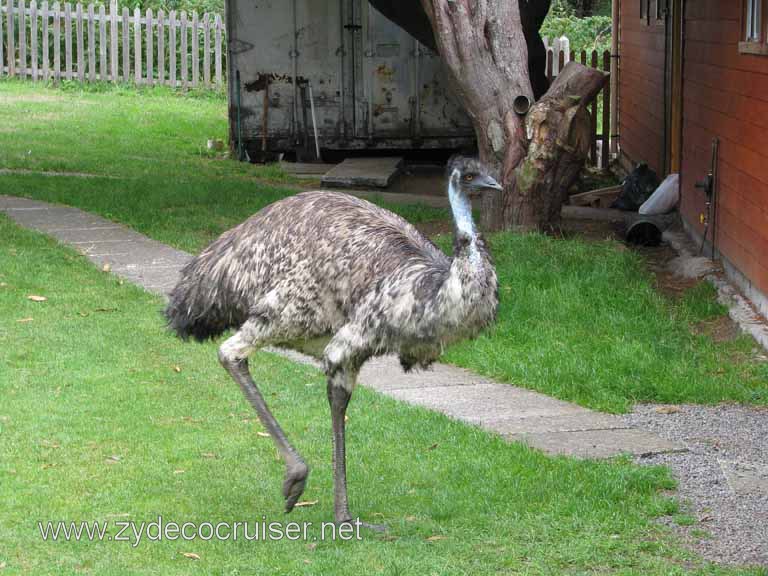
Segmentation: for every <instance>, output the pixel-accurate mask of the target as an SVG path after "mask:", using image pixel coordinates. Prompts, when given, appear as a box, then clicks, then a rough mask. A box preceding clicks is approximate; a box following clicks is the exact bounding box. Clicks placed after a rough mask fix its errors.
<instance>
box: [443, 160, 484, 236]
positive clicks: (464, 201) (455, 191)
mask: <svg viewBox="0 0 768 576" xmlns="http://www.w3.org/2000/svg"><path fill="white" fill-rule="evenodd" d="M448 200H449V201H450V203H451V210H452V211H453V221H454V223H455V225H456V237H457V240H465V241H469V243H470V244H471V245H474V243H475V240H477V230H475V222H474V220H472V202H471V201H470V200H469V196H468V195H467V194H466V193H465V192H464V190H463V189H462V186H461V173H460V172H459V171H458V170H454V171H453V173H452V174H451V177H450V179H449V180H448Z"/></svg>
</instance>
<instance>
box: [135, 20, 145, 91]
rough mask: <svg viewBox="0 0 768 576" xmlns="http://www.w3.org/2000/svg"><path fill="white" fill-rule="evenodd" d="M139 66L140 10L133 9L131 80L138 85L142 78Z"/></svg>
mask: <svg viewBox="0 0 768 576" xmlns="http://www.w3.org/2000/svg"><path fill="white" fill-rule="evenodd" d="M142 76H143V74H142V68H141V10H139V8H138V7H137V8H134V9H133V81H134V82H135V83H136V85H137V86H138V85H139V84H141V78H142Z"/></svg>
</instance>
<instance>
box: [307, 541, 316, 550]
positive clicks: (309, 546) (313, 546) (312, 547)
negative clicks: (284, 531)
mask: <svg viewBox="0 0 768 576" xmlns="http://www.w3.org/2000/svg"><path fill="white" fill-rule="evenodd" d="M315 548H317V542H310V543H309V544H307V550H314V549H315Z"/></svg>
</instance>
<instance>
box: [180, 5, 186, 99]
mask: <svg viewBox="0 0 768 576" xmlns="http://www.w3.org/2000/svg"><path fill="white" fill-rule="evenodd" d="M179 58H180V59H181V87H182V88H184V89H186V88H187V13H186V11H182V12H181V54H180V55H179Z"/></svg>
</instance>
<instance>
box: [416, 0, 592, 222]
mask: <svg viewBox="0 0 768 576" xmlns="http://www.w3.org/2000/svg"><path fill="white" fill-rule="evenodd" d="M422 5H423V7H424V10H425V12H426V14H427V16H428V17H429V21H430V22H431V23H432V30H433V32H434V36H435V40H436V44H437V48H438V50H439V52H440V55H441V56H442V58H443V60H444V62H445V63H446V65H447V67H448V70H449V71H450V76H451V79H452V82H453V85H454V87H455V89H456V93H457V95H458V96H459V98H460V99H461V101H462V103H463V104H464V107H465V109H466V110H467V112H468V114H469V116H470V117H471V118H472V121H473V124H474V126H475V133H476V135H477V142H478V147H479V152H480V159H481V160H482V161H483V162H485V163H486V164H487V165H488V166H489V167H491V168H492V169H493V170H495V171H496V173H497V175H498V176H499V178H500V179H501V182H502V184H503V185H504V192H503V196H502V198H501V199H500V202H498V203H497V208H500V209H501V218H500V219H499V218H497V217H498V211H497V212H496V213H495V214H494V213H491V212H492V210H490V209H489V210H484V223H485V224H486V225H487V226H488V227H492V228H497V227H500V226H503V227H504V228H508V229H509V228H515V229H526V230H533V229H536V230H540V229H545V228H548V227H552V226H556V225H557V224H558V222H559V213H560V207H561V205H562V202H563V201H564V199H565V198H566V195H567V193H568V189H569V188H570V187H571V185H572V184H573V182H574V181H575V179H576V177H577V176H578V173H579V170H580V169H581V167H582V166H583V165H584V161H585V160H586V157H587V153H588V150H589V138H590V133H589V131H590V123H589V114H588V112H587V110H586V107H585V106H586V104H588V103H589V101H590V100H591V99H592V98H594V97H595V96H596V95H597V93H598V92H599V91H600V89H601V88H602V86H603V84H604V83H605V81H606V76H605V74H603V73H602V72H599V71H597V70H593V69H591V68H587V67H585V66H582V65H581V64H577V63H575V62H571V63H569V64H568V66H566V68H565V69H564V70H563V71H562V72H561V74H560V75H559V76H558V78H557V80H556V81H555V82H554V83H553V84H552V86H551V87H550V88H549V90H548V91H547V92H546V94H545V95H544V96H543V97H542V98H541V100H539V101H538V102H537V103H536V104H534V105H533V107H532V108H531V109H530V112H528V114H527V116H526V115H525V109H521V108H518V112H522V113H518V112H516V111H515V101H516V99H519V100H518V104H519V103H520V97H523V98H522V100H525V99H527V100H528V101H529V102H533V96H534V94H533V90H532V87H531V81H530V75H529V70H528V64H529V61H528V49H527V43H526V38H525V34H524V30H523V25H522V21H521V12H520V6H519V4H518V0H495V1H494V0H422ZM492 204H493V203H492V202H491V203H490V204H489V205H488V206H489V208H490V207H491V206H492ZM498 204H500V206H498ZM495 217H496V218H495Z"/></svg>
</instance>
